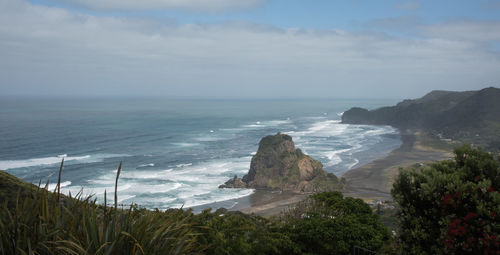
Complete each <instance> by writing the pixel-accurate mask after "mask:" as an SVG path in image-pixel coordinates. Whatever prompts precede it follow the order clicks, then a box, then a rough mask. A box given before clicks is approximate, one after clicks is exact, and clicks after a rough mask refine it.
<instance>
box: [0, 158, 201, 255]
mask: <svg viewBox="0 0 500 255" xmlns="http://www.w3.org/2000/svg"><path fill="white" fill-rule="evenodd" d="M61 170H62V164H61V169H60V172H61ZM120 170H121V164H120V167H119V168H118V174H117V181H118V176H119V174H120ZM9 179H12V178H9ZM59 181H60V179H59ZM59 187H60V182H59V183H58V185H57V187H56V191H59ZM21 193H23V194H28V195H23V196H20V195H18V196H17V198H16V199H15V203H14V205H15V206H14V207H10V206H9V205H10V204H11V203H10V202H9V200H10V199H7V198H5V197H4V203H3V205H2V210H1V211H0V254H182V253H201V252H202V251H203V248H204V247H203V246H201V245H200V244H199V243H197V242H196V226H194V225H193V223H192V218H193V215H192V214H190V213H186V212H184V211H182V210H169V211H166V212H159V211H148V210H145V209H138V208H136V207H135V206H131V207H130V208H129V209H127V210H122V209H118V208H117V203H116V202H115V205H114V208H109V207H107V206H106V204H104V205H103V206H100V205H97V204H96V200H95V199H94V200H92V197H90V196H89V197H85V198H84V197H82V196H81V193H79V194H77V195H76V197H74V198H72V197H64V196H60V193H59V192H54V193H53V192H49V191H48V190H47V189H46V188H40V187H33V186H32V187H30V188H29V190H24V191H22V192H19V193H18V194H21ZM115 198H116V189H115ZM115 201H117V200H116V199H115Z"/></svg>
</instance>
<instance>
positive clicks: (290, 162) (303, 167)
mask: <svg viewBox="0 0 500 255" xmlns="http://www.w3.org/2000/svg"><path fill="white" fill-rule="evenodd" d="M219 188H252V189H264V190H281V191H294V192H301V193H313V192H321V191H331V190H337V189H339V188H340V183H339V180H338V179H337V177H336V176H335V175H334V174H331V173H327V172H326V171H325V170H323V165H322V164H321V163H320V162H319V161H317V160H315V159H313V158H311V157H309V156H308V155H305V154H304V153H303V152H302V151H301V150H300V149H296V148H295V144H294V142H293V140H292V137H290V136H289V135H286V134H280V133H278V134H276V135H269V136H266V137H264V138H262V140H261V141H260V143H259V149H258V150H257V153H256V154H255V155H254V156H253V157H252V161H251V163H250V170H249V171H248V174H246V175H245V176H243V178H238V177H237V176H234V177H233V178H231V179H230V180H228V181H227V182H226V183H224V184H223V185H220V186H219Z"/></svg>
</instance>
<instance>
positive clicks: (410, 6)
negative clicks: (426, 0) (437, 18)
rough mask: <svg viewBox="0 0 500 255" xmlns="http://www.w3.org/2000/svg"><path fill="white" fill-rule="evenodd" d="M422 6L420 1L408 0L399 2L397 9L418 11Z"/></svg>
mask: <svg viewBox="0 0 500 255" xmlns="http://www.w3.org/2000/svg"><path fill="white" fill-rule="evenodd" d="M421 7H422V4H421V3H420V2H419V1H406V2H402V3H398V4H397V5H396V7H395V8H396V9H397V10H403V11H416V10H418V9H420V8H421Z"/></svg>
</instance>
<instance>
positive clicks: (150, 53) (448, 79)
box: [0, 0, 500, 98]
mask: <svg viewBox="0 0 500 255" xmlns="http://www.w3.org/2000/svg"><path fill="white" fill-rule="evenodd" d="M489 86H494V87H500V0H475V1H461V0H454V1H449V0H440V1H417V0H410V1H390V0H388V1H382V0H337V1H331V0H325V1H321V0H316V1H306V0H302V1H299V0H142V1H136V0H0V95H3V96H74V97H79V96H90V97H92V96H118V97H120V96H124V97H125V96H126V97H130V96H141V97H142V96H146V97H147V96H154V97H183V98H184V97H188V98H416V97H420V96H423V95H424V94H425V93H427V92H429V91H431V90H455V91H463V90H477V89H481V88H484V87H489Z"/></svg>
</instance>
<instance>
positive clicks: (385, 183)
mask: <svg viewBox="0 0 500 255" xmlns="http://www.w3.org/2000/svg"><path fill="white" fill-rule="evenodd" d="M429 139H431V138H429V137H427V136H426V135H424V134H423V133H422V132H420V131H414V130H402V131H401V140H402V142H403V143H402V144H401V146H400V147H399V148H397V149H396V150H394V151H392V152H391V153H390V154H389V155H387V157H385V158H381V159H377V160H375V161H373V162H370V163H368V164H365V165H363V166H360V167H358V168H355V169H352V170H349V171H347V172H346V173H345V174H344V175H343V177H344V178H345V179H346V181H347V187H346V189H345V190H344V192H343V193H344V195H345V196H349V197H357V198H362V199H364V200H374V199H380V200H386V199H391V195H390V192H391V188H392V183H393V182H394V180H395V178H396V177H397V175H398V172H399V168H400V167H402V168H408V167H412V166H414V165H417V164H427V163H431V162H436V161H440V160H444V159H449V158H451V157H452V156H453V154H452V152H451V151H450V150H445V149H437V148H434V147H429V146H426V145H425V143H424V141H425V140H429Z"/></svg>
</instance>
